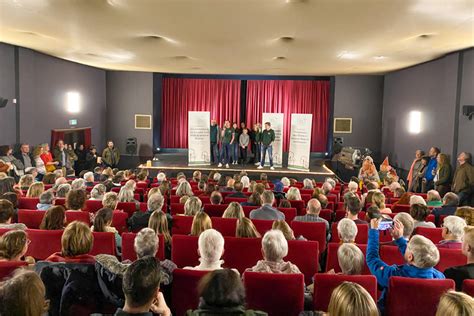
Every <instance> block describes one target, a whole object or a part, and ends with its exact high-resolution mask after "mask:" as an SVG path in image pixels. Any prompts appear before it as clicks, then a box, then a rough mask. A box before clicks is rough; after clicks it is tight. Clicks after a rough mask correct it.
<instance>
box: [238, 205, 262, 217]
mask: <svg viewBox="0 0 474 316" xmlns="http://www.w3.org/2000/svg"><path fill="white" fill-rule="evenodd" d="M259 207H260V206H242V208H243V209H244V214H245V217H250V212H252V211H253V210H255V209H257V208H259Z"/></svg>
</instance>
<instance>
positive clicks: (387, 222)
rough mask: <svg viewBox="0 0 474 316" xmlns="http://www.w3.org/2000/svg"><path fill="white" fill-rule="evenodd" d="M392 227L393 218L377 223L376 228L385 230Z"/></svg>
mask: <svg viewBox="0 0 474 316" xmlns="http://www.w3.org/2000/svg"><path fill="white" fill-rule="evenodd" d="M392 228H393V220H383V221H381V222H380V223H379V228H378V230H387V229H392Z"/></svg>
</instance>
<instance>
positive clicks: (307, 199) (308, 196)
mask: <svg viewBox="0 0 474 316" xmlns="http://www.w3.org/2000/svg"><path fill="white" fill-rule="evenodd" d="M311 196H312V193H310V194H303V193H301V199H302V200H303V201H304V203H305V205H306V203H308V201H309V200H311Z"/></svg>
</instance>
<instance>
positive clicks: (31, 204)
mask: <svg viewBox="0 0 474 316" xmlns="http://www.w3.org/2000/svg"><path fill="white" fill-rule="evenodd" d="M38 203H39V198H29V197H21V198H19V199H18V209H26V210H36V205H37V204H38Z"/></svg>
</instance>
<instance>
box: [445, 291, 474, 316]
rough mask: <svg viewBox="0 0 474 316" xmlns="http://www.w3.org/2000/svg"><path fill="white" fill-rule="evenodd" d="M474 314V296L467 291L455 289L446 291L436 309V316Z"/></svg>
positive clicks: (470, 315)
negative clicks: (456, 290)
mask: <svg viewBox="0 0 474 316" xmlns="http://www.w3.org/2000/svg"><path fill="white" fill-rule="evenodd" d="M473 314H474V298H472V296H470V295H467V294H466V293H463V292H455V291H448V292H446V293H444V294H443V295H442V296H441V298H440V300H439V304H438V309H437V310H436V316H445V315H450V316H472V315H473Z"/></svg>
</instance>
